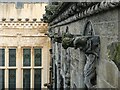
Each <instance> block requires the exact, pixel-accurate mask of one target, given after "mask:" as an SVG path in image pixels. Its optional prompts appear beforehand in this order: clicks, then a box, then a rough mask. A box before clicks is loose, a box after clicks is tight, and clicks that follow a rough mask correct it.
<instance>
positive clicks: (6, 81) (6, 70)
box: [5, 47, 9, 88]
mask: <svg viewBox="0 0 120 90" xmlns="http://www.w3.org/2000/svg"><path fill="white" fill-rule="evenodd" d="M8 53H9V51H8V48H7V47H6V48H5V88H8V62H9V61H8V60H9V58H8Z"/></svg>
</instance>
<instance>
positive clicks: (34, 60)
mask: <svg viewBox="0 0 120 90" xmlns="http://www.w3.org/2000/svg"><path fill="white" fill-rule="evenodd" d="M46 5H47V4H46V3H30V2H29V3H27V2H26V3H14V2H13V3H12V2H11V3H4V2H3V3H2V2H1V3H0V89H3V88H6V89H7V88H9V89H11V88H12V90H16V89H15V88H24V89H25V88H27V89H28V90H29V89H30V88H37V89H40V88H44V83H48V82H49V69H48V68H49V60H50V57H49V56H50V54H49V51H48V50H49V48H50V40H49V38H48V37H47V36H45V35H44V33H45V32H46V31H47V28H48V24H47V23H44V22H42V21H41V18H42V14H44V13H45V6H46Z"/></svg>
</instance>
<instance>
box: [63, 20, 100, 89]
mask: <svg viewBox="0 0 120 90" xmlns="http://www.w3.org/2000/svg"><path fill="white" fill-rule="evenodd" d="M67 29H68V28H67ZM99 45H100V38H99V36H95V35H94V32H93V28H92V24H91V22H87V24H86V26H85V30H84V34H83V36H82V35H72V34H70V33H65V35H64V36H63V37H62V46H63V48H64V49H67V48H68V47H74V48H75V49H77V48H80V50H82V51H83V52H84V53H85V66H84V83H85V85H86V86H87V88H93V87H95V85H96V61H97V60H98V59H99V51H100V47H99Z"/></svg>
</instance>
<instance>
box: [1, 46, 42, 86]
mask: <svg viewBox="0 0 120 90" xmlns="http://www.w3.org/2000/svg"><path fill="white" fill-rule="evenodd" d="M18 48H19V46H0V49H5V65H4V66H0V70H4V87H5V88H8V87H9V70H16V88H17V70H18V65H17V59H18V55H19V54H18ZM23 48H26V47H21V52H22V53H21V56H22V57H21V58H22V60H21V63H22V62H23ZM28 48H30V49H31V56H34V54H33V53H32V52H34V48H41V49H42V48H43V47H38V46H35V47H28ZM9 49H16V66H9V63H8V62H9ZM41 53H43V52H42V51H41ZM32 58H33V59H32V60H31V63H32V64H31V66H30V67H28V66H27V67H24V66H23V63H22V66H21V72H22V73H21V74H22V80H21V81H22V87H21V88H23V69H30V73H31V81H30V82H32V83H30V84H31V87H30V88H34V70H35V69H40V70H41V83H42V69H43V66H42V64H41V66H34V63H33V62H34V57H32ZM42 62H43V60H42V55H41V63H42ZM32 65H33V66H32ZM41 87H42V85H41Z"/></svg>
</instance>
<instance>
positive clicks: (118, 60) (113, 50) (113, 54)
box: [108, 42, 120, 70]
mask: <svg viewBox="0 0 120 90" xmlns="http://www.w3.org/2000/svg"><path fill="white" fill-rule="evenodd" d="M108 56H109V59H110V60H112V61H113V62H114V63H115V64H116V65H117V67H118V69H119V70H120V42H113V43H111V44H110V45H109V46H108Z"/></svg>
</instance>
